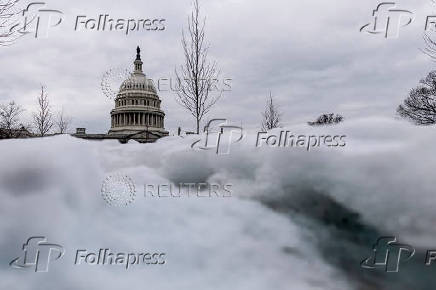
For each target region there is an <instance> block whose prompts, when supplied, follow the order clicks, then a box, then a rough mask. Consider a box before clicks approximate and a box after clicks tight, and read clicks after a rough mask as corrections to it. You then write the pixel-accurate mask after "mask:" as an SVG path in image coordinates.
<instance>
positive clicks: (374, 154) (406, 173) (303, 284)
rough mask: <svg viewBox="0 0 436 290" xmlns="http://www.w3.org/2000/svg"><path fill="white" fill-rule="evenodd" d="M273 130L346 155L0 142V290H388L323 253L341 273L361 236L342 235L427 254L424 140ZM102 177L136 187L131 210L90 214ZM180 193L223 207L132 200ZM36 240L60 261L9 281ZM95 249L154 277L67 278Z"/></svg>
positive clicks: (430, 190) (430, 149)
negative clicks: (54, 249) (207, 193)
mask: <svg viewBox="0 0 436 290" xmlns="http://www.w3.org/2000/svg"><path fill="white" fill-rule="evenodd" d="M280 130H289V131H291V132H292V133H295V134H306V135H314V134H318V135H327V134H331V135H346V136H347V137H346V138H345V140H346V146H344V147H337V148H336V147H335V148H328V147H325V148H314V149H312V150H310V151H307V150H306V149H304V148H291V147H288V148H275V147H269V146H265V145H263V146H261V147H260V148H259V147H256V146H255V144H256V137H257V134H256V132H254V131H249V132H246V137H245V138H244V139H243V140H242V141H241V142H238V143H235V144H232V145H231V150H230V154H228V155H217V154H215V153H214V152H213V150H209V151H208V150H195V149H192V148H191V146H190V145H191V144H192V143H193V142H194V141H195V140H196V138H197V137H196V136H189V137H184V138H181V137H167V138H164V139H161V140H159V141H158V142H157V143H155V144H146V145H144V144H138V143H136V142H130V143H129V144H125V145H122V144H119V143H118V142H116V141H104V142H99V141H94V142H93V141H86V140H81V139H76V138H73V137H70V136H56V137H47V138H38V139H26V140H6V141H5V140H3V141H0V152H1V159H0V160H1V163H0V164H1V166H0V197H1V202H0V237H1V238H0V261H1V263H0V289H20V290H21V289H23V290H26V289H38V290H39V289H133V288H138V289H145V288H149V289H157V290H160V289H225V290H228V289H232V290H233V289H250V290H255V289H262V290H263V289H272V290H275V289H277V290H280V289H298V290H300V289H301V290H304V289H335V290H338V289H347V290H348V289H387V288H382V286H380V285H381V284H380V283H381V282H380V279H378V280H377V278H374V279H375V280H373V279H365V278H364V277H365V275H367V274H365V273H364V270H362V269H360V265H359V262H356V263H354V260H353V259H351V260H352V261H353V263H352V264H350V265H344V262H343V259H341V262H338V261H336V260H335V259H334V257H333V256H338V255H341V253H340V252H334V251H333V252H329V251H330V250H331V249H332V247H333V246H334V245H335V244H339V245H343V247H344V252H343V255H344V257H343V258H344V259H345V258H346V257H345V256H346V255H347V253H348V252H352V251H351V250H350V249H351V248H348V249H349V250H348V251H347V249H346V247H348V246H349V247H353V246H356V245H354V244H353V243H354V241H353V237H354V236H360V235H361V234H362V233H361V232H359V230H357V229H356V228H358V227H355V228H353V226H352V225H353V223H357V224H359V225H363V226H364V227H365V228H366V229H370V230H367V232H371V233H377V234H381V235H395V236H397V237H398V238H400V240H401V242H403V243H409V244H411V245H413V246H414V247H416V248H417V249H431V248H434V246H436V228H435V227H434V222H435V221H436V211H435V210H434V208H435V206H436V196H435V192H434V184H435V183H434V180H435V179H434V176H433V175H434V172H435V169H436V154H434V144H436V132H435V130H434V128H432V127H428V128H420V127H415V126H413V125H410V124H408V123H405V122H402V121H398V120H391V119H374V118H371V119H360V120H348V121H346V122H344V123H343V124H340V125H337V126H333V127H322V128H311V127H308V126H307V125H298V126H292V127H288V128H281V129H277V130H273V131H272V132H270V134H274V133H276V134H279V131H280ZM112 174H124V175H127V176H129V177H130V178H131V179H132V180H133V181H134V182H135V185H136V192H137V196H136V199H135V201H134V202H133V203H132V204H131V205H129V206H127V207H112V206H109V205H108V204H107V203H105V201H104V200H103V198H102V196H101V192H100V190H101V187H102V182H103V181H104V180H105V178H106V177H107V176H109V175H112ZM180 182H181V183H189V182H196V183H199V182H209V183H217V184H231V185H232V194H233V196H232V197H230V198H218V197H215V198H195V197H189V198H188V197H182V198H145V197H144V196H143V193H144V191H143V186H144V185H145V184H168V183H180ZM319 203H321V205H319ZM349 217H352V218H350V219H349ZM327 221H328V222H327ZM344 221H345V223H347V226H343V225H341V224H340V223H341V222H344ZM350 222H351V223H352V224H351V225H350V224H349V223H350ZM41 235H42V236H46V237H47V239H48V241H49V242H51V243H57V244H60V245H62V246H64V248H65V249H66V252H65V256H64V257H63V258H62V259H60V260H58V261H55V262H53V263H52V264H50V270H49V272H48V273H35V272H32V271H29V269H25V270H23V269H13V268H10V267H9V265H8V263H9V262H10V261H11V260H12V259H14V258H16V257H19V256H21V255H22V249H21V246H22V244H24V242H25V241H26V240H27V238H29V237H31V236H41ZM363 235H365V233H364V234H363ZM374 237H375V236H374ZM374 237H373V236H372V234H371V235H370V237H369V239H370V241H369V242H368V244H365V247H366V245H367V246H368V248H367V251H366V252H365V251H363V253H362V255H363V256H362V257H360V256H358V259H360V258H362V259H363V258H365V256H364V255H365V254H368V255H369V254H370V253H371V243H372V242H375V240H371V239H372V238H374ZM349 240H351V241H352V242H349ZM357 246H358V247H359V249H360V246H361V245H357ZM100 248H103V249H104V248H110V249H112V250H114V251H118V252H127V253H129V252H143V251H157V252H163V253H165V254H166V263H165V264H164V265H148V266H147V265H135V267H131V268H129V269H128V270H126V269H125V268H123V267H122V266H115V265H112V266H110V265H104V266H102V265H74V259H75V254H76V250H78V249H87V250H95V251H98V249H100ZM365 249H366V248H365ZM336 250H337V249H336V248H335V251H336ZM359 255H360V253H359ZM345 260H346V259H345ZM360 274H361V275H362V277H363V278H361V277H360ZM414 279H415V280H425V279H427V278H425V279H421V278H420V277H419V275H418V276H416V275H415V276H413V277H410V279H408V280H412V282H413V281H414ZM368 281H371V282H368ZM374 281H375V282H374ZM396 289H400V288H398V287H397V288H396ZM401 289H402V288H401ZM416 289H421V288H419V287H418V288H416ZM422 289H424V288H422ZM428 289H432V288H428Z"/></svg>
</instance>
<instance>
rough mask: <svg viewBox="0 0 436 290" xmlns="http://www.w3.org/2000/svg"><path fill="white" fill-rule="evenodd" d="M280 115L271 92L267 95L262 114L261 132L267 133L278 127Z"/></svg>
mask: <svg viewBox="0 0 436 290" xmlns="http://www.w3.org/2000/svg"><path fill="white" fill-rule="evenodd" d="M280 119H281V114H280V112H279V110H278V108H277V106H276V105H275V104H274V101H273V97H272V95H271V92H270V94H269V97H268V100H267V103H266V107H265V111H264V112H263V113H262V131H268V130H271V129H274V128H278V127H279V126H280Z"/></svg>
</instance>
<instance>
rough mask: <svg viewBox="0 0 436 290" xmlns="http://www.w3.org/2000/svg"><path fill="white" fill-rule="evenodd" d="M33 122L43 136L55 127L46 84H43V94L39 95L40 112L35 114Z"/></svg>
mask: <svg viewBox="0 0 436 290" xmlns="http://www.w3.org/2000/svg"><path fill="white" fill-rule="evenodd" d="M33 122H34V125H35V128H36V130H37V132H38V133H39V135H40V136H42V137H44V136H45V135H46V134H47V133H48V132H49V131H50V129H51V128H52V127H53V114H52V112H51V109H50V103H49V101H48V97H47V93H46V92H45V88H44V86H41V94H40V96H39V97H38V112H36V113H34V114H33Z"/></svg>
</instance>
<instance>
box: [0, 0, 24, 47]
mask: <svg viewBox="0 0 436 290" xmlns="http://www.w3.org/2000/svg"><path fill="white" fill-rule="evenodd" d="M18 2H19V0H0V46H6V45H10V44H11V43H12V42H13V41H14V40H16V39H17V38H19V37H20V36H22V35H23V34H22V33H19V31H18V29H17V27H18V25H17V23H15V21H16V19H15V17H14V16H16V15H18V14H19V13H20V12H21V11H20V9H19V8H17V4H18Z"/></svg>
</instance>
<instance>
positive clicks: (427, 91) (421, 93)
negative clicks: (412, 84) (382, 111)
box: [397, 71, 436, 125]
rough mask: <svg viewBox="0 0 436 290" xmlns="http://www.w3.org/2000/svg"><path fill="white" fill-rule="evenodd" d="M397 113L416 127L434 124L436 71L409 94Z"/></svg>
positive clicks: (435, 118)
mask: <svg viewBox="0 0 436 290" xmlns="http://www.w3.org/2000/svg"><path fill="white" fill-rule="evenodd" d="M397 113H398V114H399V115H400V116H401V117H404V118H406V119H409V120H411V121H412V122H414V123H415V124H417V125H432V124H435V123H436V71H431V72H430V73H429V74H428V75H427V77H426V78H424V79H422V80H420V81H419V85H418V86H417V87H416V88H414V89H412V90H411V91H410V92H409V95H408V97H407V98H406V99H405V100H404V102H403V104H402V105H400V106H398V108H397Z"/></svg>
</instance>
